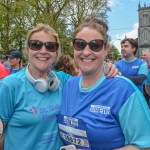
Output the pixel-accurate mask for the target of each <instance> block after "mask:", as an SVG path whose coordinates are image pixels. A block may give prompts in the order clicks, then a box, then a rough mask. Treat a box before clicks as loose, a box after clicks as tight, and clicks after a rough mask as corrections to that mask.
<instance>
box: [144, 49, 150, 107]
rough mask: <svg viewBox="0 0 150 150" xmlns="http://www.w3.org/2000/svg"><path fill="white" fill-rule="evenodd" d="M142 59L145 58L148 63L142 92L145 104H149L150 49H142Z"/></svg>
mask: <svg viewBox="0 0 150 150" xmlns="http://www.w3.org/2000/svg"><path fill="white" fill-rule="evenodd" d="M142 59H143V60H145V61H146V62H147V64H148V73H147V78H146V79H145V81H144V87H143V89H144V90H143V91H144V92H143V94H144V96H145V99H146V101H147V104H148V105H149V106H150V50H149V49H144V50H142Z"/></svg>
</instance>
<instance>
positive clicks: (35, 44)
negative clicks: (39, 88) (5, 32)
mask: <svg viewBox="0 0 150 150" xmlns="http://www.w3.org/2000/svg"><path fill="white" fill-rule="evenodd" d="M43 45H44V46H45V48H46V50H48V51H49V52H56V51H57V50H58V48H59V44H58V43H57V42H45V43H43V42H41V41H38V40H29V41H28V47H29V48H30V49H31V50H34V51H38V50H40V49H41V48H42V47H43Z"/></svg>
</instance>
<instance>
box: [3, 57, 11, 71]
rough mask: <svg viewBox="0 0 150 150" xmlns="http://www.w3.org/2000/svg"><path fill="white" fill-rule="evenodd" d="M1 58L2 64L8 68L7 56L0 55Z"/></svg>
mask: <svg viewBox="0 0 150 150" xmlns="http://www.w3.org/2000/svg"><path fill="white" fill-rule="evenodd" d="M2 58H3V65H4V66H5V67H6V68H7V69H8V70H9V69H10V63H9V61H8V56H2Z"/></svg>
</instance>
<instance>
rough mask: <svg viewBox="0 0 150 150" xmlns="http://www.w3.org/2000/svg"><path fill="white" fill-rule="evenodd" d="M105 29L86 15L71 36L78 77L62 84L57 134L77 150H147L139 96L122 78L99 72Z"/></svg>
mask: <svg viewBox="0 0 150 150" xmlns="http://www.w3.org/2000/svg"><path fill="white" fill-rule="evenodd" d="M107 30H108V27H107V24H105V22H103V21H101V20H98V19H94V18H91V19H86V20H84V21H83V22H82V23H81V24H80V25H79V27H77V29H76V30H75V32H74V34H73V51H74V61H75V63H76V64H77V65H78V66H79V68H80V70H81V72H82V75H81V76H75V77H73V78H71V79H70V80H69V81H68V82H67V83H66V85H65V87H64V90H63V100H62V106H61V112H60V114H59V115H58V126H59V130H60V135H61V137H62V140H63V142H64V143H65V144H66V145H70V144H74V145H75V146H76V148H77V149H84V150H113V149H119V150H138V149H147V150H148V149H150V140H149V139H150V111H149V108H148V106H147V104H146V101H145V99H144V97H143V94H142V93H141V92H140V91H139V90H138V88H137V87H136V86H135V85H134V84H133V82H131V81H130V80H128V79H127V78H125V77H122V76H116V77H114V78H110V79H108V78H106V77H105V76H104V72H105V67H104V63H103V62H104V60H105V56H106V55H107V52H108V50H109V48H110V46H109V44H108V39H107V37H108V36H107ZM143 129H144V130H143Z"/></svg>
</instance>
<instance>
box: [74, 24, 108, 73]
mask: <svg viewBox="0 0 150 150" xmlns="http://www.w3.org/2000/svg"><path fill="white" fill-rule="evenodd" d="M75 39H82V40H84V41H86V42H87V43H89V42H90V41H92V40H97V39H98V40H104V37H103V35H102V34H101V33H100V32H98V31H97V30H96V29H92V28H89V27H84V28H83V29H82V30H80V31H79V32H78V33H77V34H76V36H75ZM107 51H108V46H105V45H103V47H102V49H101V50H100V51H97V52H94V51H92V50H91V49H90V48H89V45H86V47H85V48H84V49H83V50H81V51H78V50H76V49H75V48H74V60H75V63H76V64H77V66H79V68H80V70H81V72H82V74H83V75H94V74H95V75H97V74H99V72H100V71H101V69H102V68H103V61H104V58H105V56H106V55H107Z"/></svg>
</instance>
